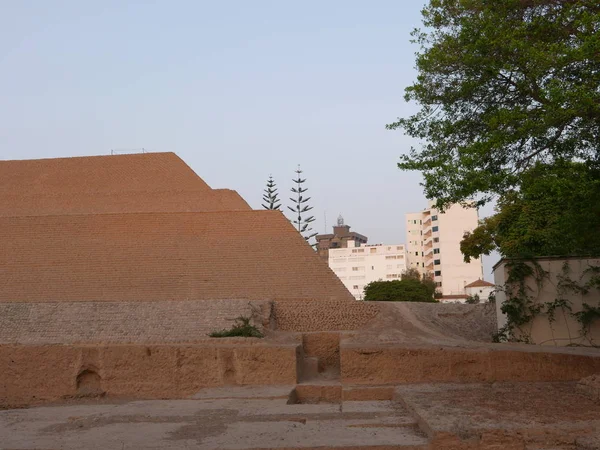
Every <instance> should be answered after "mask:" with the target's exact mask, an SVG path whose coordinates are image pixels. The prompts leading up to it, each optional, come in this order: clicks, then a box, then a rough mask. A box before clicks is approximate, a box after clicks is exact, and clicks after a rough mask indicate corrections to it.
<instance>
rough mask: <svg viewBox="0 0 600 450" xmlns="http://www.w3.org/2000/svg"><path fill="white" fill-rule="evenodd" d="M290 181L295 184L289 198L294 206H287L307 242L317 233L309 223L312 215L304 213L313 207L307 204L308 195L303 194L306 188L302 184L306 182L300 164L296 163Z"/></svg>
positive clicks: (299, 231) (294, 222)
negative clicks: (296, 167) (293, 174)
mask: <svg viewBox="0 0 600 450" xmlns="http://www.w3.org/2000/svg"><path fill="white" fill-rule="evenodd" d="M292 181H293V182H294V183H295V184H296V185H295V186H294V187H292V189H291V191H292V193H294V194H295V197H290V200H291V201H292V202H293V204H294V206H293V207H292V206H288V209H289V210H290V211H292V212H293V213H294V215H295V217H294V220H292V223H293V224H294V225H295V226H296V229H297V230H298V233H300V234H301V235H302V236H303V237H304V239H306V241H307V242H309V241H310V240H311V239H312V238H314V237H315V236H316V235H317V233H313V232H312V228H311V227H310V224H311V223H312V222H314V221H315V218H314V216H308V215H307V214H306V213H308V212H309V211H310V210H312V209H313V207H312V206H309V205H307V203H308V201H309V200H310V197H305V196H304V194H305V192H306V191H308V189H307V188H305V187H304V186H303V185H304V183H305V182H306V178H302V170H300V165H298V169H296V178H295V179H293V180H292Z"/></svg>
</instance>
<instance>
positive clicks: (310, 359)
mask: <svg viewBox="0 0 600 450" xmlns="http://www.w3.org/2000/svg"><path fill="white" fill-rule="evenodd" d="M300 364H301V368H300V380H298V381H300V382H301V383H302V382H304V381H307V380H311V379H315V378H318V376H319V358H317V357H316V356H305V357H304V358H302V359H301V360H300Z"/></svg>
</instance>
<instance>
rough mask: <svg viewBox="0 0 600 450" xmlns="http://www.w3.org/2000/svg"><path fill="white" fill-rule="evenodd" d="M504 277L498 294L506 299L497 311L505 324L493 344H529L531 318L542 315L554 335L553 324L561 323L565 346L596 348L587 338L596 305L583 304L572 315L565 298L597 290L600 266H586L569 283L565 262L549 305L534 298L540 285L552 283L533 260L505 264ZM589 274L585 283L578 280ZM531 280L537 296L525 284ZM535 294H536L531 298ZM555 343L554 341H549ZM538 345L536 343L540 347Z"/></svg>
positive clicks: (599, 312)
mask: <svg viewBox="0 0 600 450" xmlns="http://www.w3.org/2000/svg"><path fill="white" fill-rule="evenodd" d="M507 268H508V277H507V281H506V284H505V285H504V287H503V288H501V290H502V291H504V293H505V294H506V300H505V301H504V303H503V304H502V306H501V311H502V312H503V313H504V314H505V315H506V318H507V322H506V325H505V326H504V327H502V329H500V330H499V332H498V333H497V334H495V335H494V337H493V338H494V341H495V342H509V341H510V342H524V343H530V344H531V343H533V341H532V338H531V327H532V323H533V319H534V318H536V317H537V316H540V315H545V316H546V318H547V320H548V323H549V325H550V330H551V331H552V335H553V336H554V327H553V325H554V323H556V321H557V320H564V323H565V326H566V329H567V333H568V338H567V339H568V340H569V345H578V344H576V343H575V342H574V341H581V340H584V341H586V342H587V343H588V344H589V345H590V346H594V347H597V346H598V345H597V344H596V343H595V342H594V340H593V339H592V337H591V336H590V328H591V325H592V324H593V323H594V322H595V321H596V320H599V319H600V302H597V303H598V304H597V305H591V304H589V303H586V302H583V304H582V310H581V311H576V312H573V304H572V302H571V301H570V300H569V298H568V297H569V295H571V294H574V293H575V294H580V295H583V296H585V295H588V294H590V293H591V292H593V291H600V266H590V267H588V268H587V269H586V270H585V271H584V272H583V273H582V275H581V276H580V278H579V280H573V279H572V278H571V276H570V273H571V267H570V264H569V262H568V261H565V262H564V264H563V266H562V270H561V273H560V274H558V275H557V277H556V280H557V282H556V284H555V285H554V287H555V290H556V298H555V299H554V301H552V302H544V303H542V302H538V301H537V300H538V299H537V297H538V296H539V293H540V292H541V291H542V288H543V286H544V283H552V280H551V279H550V276H549V275H550V274H549V273H548V272H546V271H545V270H544V269H543V268H542V267H541V266H540V264H539V263H538V262H537V261H535V260H529V261H511V262H509V263H507ZM588 275H589V279H588V281H586V282H583V281H582V280H583V279H584V278H585V277H586V276H588ZM530 278H533V279H534V280H535V283H536V285H537V293H535V292H534V290H533V289H531V288H530V287H529V286H528V285H527V281H528V279H530ZM534 294H536V295H534ZM568 317H572V318H573V319H575V320H576V321H577V322H578V324H579V329H578V330H573V333H574V334H572V331H571V330H570V328H569V321H568ZM552 340H555V341H556V340H558V339H552ZM543 343H544V342H540V343H539V344H543Z"/></svg>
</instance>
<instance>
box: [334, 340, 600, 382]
mask: <svg viewBox="0 0 600 450" xmlns="http://www.w3.org/2000/svg"><path fill="white" fill-rule="evenodd" d="M340 359H341V376H342V382H344V383H348V384H401V383H445V382H470V383H472V382H495V381H515V380H518V381H573V380H579V379H580V378H582V377H585V376H588V375H591V374H594V373H598V372H600V355H597V356H591V355H584V354H581V355H577V354H565V353H560V352H553V353H550V352H539V351H524V349H523V348H519V349H517V350H510V349H509V348H506V349H500V348H499V349H498V350H495V349H494V350H491V349H485V348H482V349H459V348H452V347H445V348H444V347H425V346H423V347H421V348H419V347H411V348H407V347H404V346H371V347H369V346H352V345H344V344H343V343H342V345H341V348H340Z"/></svg>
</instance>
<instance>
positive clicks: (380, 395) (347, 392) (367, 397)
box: [342, 385, 395, 402]
mask: <svg viewBox="0 0 600 450" xmlns="http://www.w3.org/2000/svg"><path fill="white" fill-rule="evenodd" d="M394 393H395V389H394V386H361V385H357V386H344V387H343V389H342V400H343V401H345V402H346V401H373V400H393V399H394Z"/></svg>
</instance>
